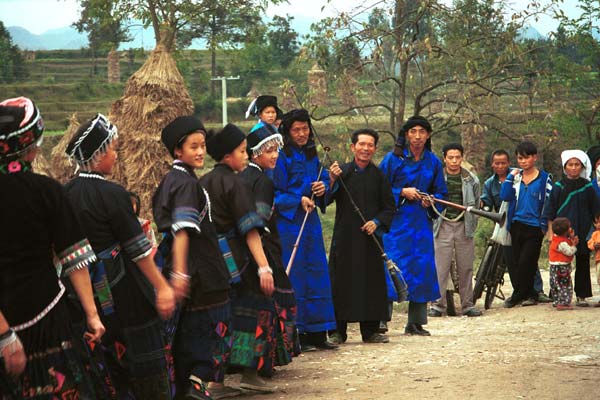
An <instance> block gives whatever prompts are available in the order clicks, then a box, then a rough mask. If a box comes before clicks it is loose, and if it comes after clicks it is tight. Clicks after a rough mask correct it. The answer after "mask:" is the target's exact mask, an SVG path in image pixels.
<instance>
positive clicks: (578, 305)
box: [575, 297, 590, 307]
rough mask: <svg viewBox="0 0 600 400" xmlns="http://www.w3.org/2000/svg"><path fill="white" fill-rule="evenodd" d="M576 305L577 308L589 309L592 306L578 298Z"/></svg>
mask: <svg viewBox="0 0 600 400" xmlns="http://www.w3.org/2000/svg"><path fill="white" fill-rule="evenodd" d="M575 305H576V306H577V307H589V306H590V304H589V303H588V302H587V301H585V299H584V298H583V297H578V298H577V302H576V303H575Z"/></svg>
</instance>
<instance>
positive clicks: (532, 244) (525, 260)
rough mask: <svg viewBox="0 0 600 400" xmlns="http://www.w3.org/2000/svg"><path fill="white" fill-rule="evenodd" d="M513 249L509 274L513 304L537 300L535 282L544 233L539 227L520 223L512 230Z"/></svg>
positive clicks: (513, 225) (516, 223) (514, 223)
mask: <svg viewBox="0 0 600 400" xmlns="http://www.w3.org/2000/svg"><path fill="white" fill-rule="evenodd" d="M510 235H511V238H512V248H513V263H512V264H511V265H509V269H508V273H509V275H510V281H511V282H512V286H513V288H514V291H513V295H512V302H513V303H515V302H519V301H522V300H526V299H529V298H532V299H535V300H537V297H538V295H537V293H536V291H535V289H534V287H533V281H534V277H535V274H536V271H537V269H538V259H539V258H540V251H541V248H542V240H543V238H544V233H543V232H542V231H541V230H540V228H539V227H535V226H530V225H527V224H523V223H521V222H518V221H514V222H513V223H512V227H511V228H510Z"/></svg>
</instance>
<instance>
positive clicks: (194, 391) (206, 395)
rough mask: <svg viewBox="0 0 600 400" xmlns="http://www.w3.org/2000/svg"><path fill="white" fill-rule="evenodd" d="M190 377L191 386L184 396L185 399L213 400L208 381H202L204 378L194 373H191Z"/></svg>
mask: <svg viewBox="0 0 600 400" xmlns="http://www.w3.org/2000/svg"><path fill="white" fill-rule="evenodd" d="M189 379H190V387H189V388H188V390H187V391H186V392H185V395H184V396H183V398H184V399H185V400H213V398H212V396H211V395H210V392H209V391H208V389H207V388H206V383H204V382H202V379H200V378H198V377H196V376H194V375H190V377H189Z"/></svg>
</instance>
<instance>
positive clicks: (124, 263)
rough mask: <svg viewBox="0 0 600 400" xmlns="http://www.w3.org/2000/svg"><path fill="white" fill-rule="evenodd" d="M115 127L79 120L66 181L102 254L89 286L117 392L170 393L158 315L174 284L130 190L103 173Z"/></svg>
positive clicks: (111, 156) (164, 311)
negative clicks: (157, 259) (73, 166)
mask: <svg viewBox="0 0 600 400" xmlns="http://www.w3.org/2000/svg"><path fill="white" fill-rule="evenodd" d="M116 138H117V128H116V127H115V126H114V125H113V124H111V123H110V121H108V119H107V118H106V117H105V116H103V115H102V114H98V115H96V117H95V118H94V119H92V120H90V121H88V122H86V123H84V124H82V125H81V126H80V127H79V129H78V130H77V132H76V133H75V135H74V137H73V139H72V140H71V142H70V143H69V145H68V146H67V149H66V152H67V154H68V155H69V157H71V159H73V160H74V161H75V162H76V163H77V166H78V168H80V169H81V170H82V171H81V172H80V173H79V174H78V176H77V177H76V178H74V179H73V180H72V181H70V182H69V183H68V184H67V185H66V190H67V195H68V197H69V199H70V200H71V201H72V203H73V206H74V208H75V210H76V213H77V216H78V218H79V221H80V222H81V224H82V226H83V228H84V230H85V231H86V232H87V235H88V238H89V240H90V243H91V245H92V248H93V249H94V251H95V252H96V254H97V255H98V258H99V262H98V263H97V264H96V265H95V266H94V275H93V283H94V292H95V294H96V296H97V298H98V301H99V303H100V305H101V310H100V313H101V317H102V321H103V322H104V324H105V325H106V328H107V332H106V335H105V337H104V339H103V340H102V344H103V346H105V349H106V351H105V354H104V356H105V359H106V362H107V364H108V365H107V367H108V368H107V369H108V370H109V371H110V373H111V378H112V381H113V384H114V385H115V389H116V390H117V392H118V394H119V395H121V396H123V395H125V394H126V393H127V392H128V391H130V390H131V391H133V393H134V395H135V397H136V398H138V399H161V400H163V399H165V400H166V399H170V398H171V393H170V392H171V390H170V387H169V379H168V374H167V364H166V357H165V338H164V335H163V322H162V321H161V317H162V318H163V319H166V318H168V317H169V316H170V315H171V314H172V313H173V311H174V309H175V297H174V293H173V289H172V288H171V286H170V285H169V283H168V282H167V281H166V280H165V278H164V277H163V276H162V275H161V274H160V272H159V270H158V268H157V267H156V265H155V263H154V261H153V260H152V257H151V253H152V244H151V243H150V241H149V240H148V238H147V237H146V235H145V234H144V232H143V231H142V227H141V225H140V223H139V222H138V220H137V217H136V215H135V213H134V211H133V207H132V205H131V201H130V198H129V193H128V192H127V191H126V190H125V188H123V187H122V186H120V185H118V184H116V183H113V182H110V181H108V180H106V178H105V175H108V174H110V173H111V171H112V168H113V166H114V164H115V161H116V158H117V155H116V151H115V149H116Z"/></svg>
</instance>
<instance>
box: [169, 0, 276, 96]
mask: <svg viewBox="0 0 600 400" xmlns="http://www.w3.org/2000/svg"><path fill="white" fill-rule="evenodd" d="M202 3H203V6H204V7H205V12H204V13H195V14H194V15H193V17H192V18H190V19H189V20H188V21H189V25H188V26H186V27H185V29H182V31H181V40H180V41H179V42H180V43H181V44H183V45H188V44H189V43H190V42H191V40H192V39H194V38H201V39H205V40H206V42H207V43H208V48H209V50H210V55H211V57H210V59H211V62H210V65H211V67H210V70H211V77H213V78H214V77H216V76H217V51H218V50H219V49H227V48H234V47H235V46H236V45H238V44H240V43H243V42H247V41H248V37H249V36H253V35H255V33H254V30H255V29H256V28H257V26H258V25H262V21H261V19H260V14H261V12H262V11H264V7H265V6H266V4H267V3H266V1H265V2H263V1H257V0H253V1H247V0H204V1H203V2H202ZM232 10H235V12H232ZM215 84H216V82H213V84H212V85H211V95H212V96H213V97H214V93H215Z"/></svg>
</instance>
